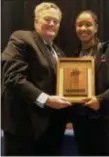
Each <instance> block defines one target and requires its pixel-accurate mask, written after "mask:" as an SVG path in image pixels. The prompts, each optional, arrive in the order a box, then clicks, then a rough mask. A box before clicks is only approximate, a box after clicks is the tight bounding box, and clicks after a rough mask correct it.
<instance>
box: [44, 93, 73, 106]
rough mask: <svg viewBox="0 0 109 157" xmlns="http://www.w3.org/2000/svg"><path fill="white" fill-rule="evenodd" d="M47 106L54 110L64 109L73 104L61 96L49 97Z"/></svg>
mask: <svg viewBox="0 0 109 157" xmlns="http://www.w3.org/2000/svg"><path fill="white" fill-rule="evenodd" d="M46 103H47V105H48V106H49V107H51V108H54V109H62V108H65V107H68V106H71V105H72V104H71V103H70V102H69V101H67V100H66V99H65V98H64V97H61V96H49V97H48V99H47V102H46Z"/></svg>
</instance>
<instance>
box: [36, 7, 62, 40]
mask: <svg viewBox="0 0 109 157" xmlns="http://www.w3.org/2000/svg"><path fill="white" fill-rule="evenodd" d="M35 26H36V30H37V32H38V33H39V34H40V35H41V36H42V38H43V39H45V40H48V41H52V40H53V39H54V38H55V36H56V35H57V33H58V30H59V26H60V16H59V12H58V11H57V10H56V9H54V8H50V9H48V10H43V11H42V13H41V14H40V16H39V18H38V19H35Z"/></svg>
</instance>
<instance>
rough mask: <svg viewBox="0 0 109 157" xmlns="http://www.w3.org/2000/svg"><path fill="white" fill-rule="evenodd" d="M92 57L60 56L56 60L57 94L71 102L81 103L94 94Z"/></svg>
mask: <svg viewBox="0 0 109 157" xmlns="http://www.w3.org/2000/svg"><path fill="white" fill-rule="evenodd" d="M94 69H95V62H94V58H93V57H84V58H83V57H82V58H73V57H72V58H60V59H59V60H58V61H57V87H56V88H57V95H60V96H64V97H65V98H66V99H67V100H68V101H70V102H72V103H82V102H84V100H85V99H89V98H91V97H92V96H94V94H95V70H94Z"/></svg>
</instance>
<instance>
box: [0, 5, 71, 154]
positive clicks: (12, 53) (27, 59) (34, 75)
mask: <svg viewBox="0 0 109 157" xmlns="http://www.w3.org/2000/svg"><path fill="white" fill-rule="evenodd" d="M61 16H62V13H61V11H60V9H59V8H58V6H56V5H55V4H54V3H41V4H39V5H38V6H36V8H35V18H34V27H35V31H16V32H14V33H13V34H12V35H11V37H10V39H9V42H8V44H7V47H6V48H5V50H4V52H3V53H2V129H3V130H4V149H5V154H4V155H15V156H16V155H60V154H59V153H60V150H61V142H62V136H63V133H64V128H65V121H66V119H65V118H66V115H65V114H66V107H68V106H70V105H71V104H70V102H68V101H67V100H66V99H65V98H64V97H60V96H56V95H55V92H56V91H55V89H56V67H55V66H56V60H57V59H58V57H60V56H64V54H63V52H62V51H61V50H60V49H59V48H58V47H57V46H56V45H54V44H53V39H54V38H55V36H56V35H57V32H58V30H59V26H60V22H61Z"/></svg>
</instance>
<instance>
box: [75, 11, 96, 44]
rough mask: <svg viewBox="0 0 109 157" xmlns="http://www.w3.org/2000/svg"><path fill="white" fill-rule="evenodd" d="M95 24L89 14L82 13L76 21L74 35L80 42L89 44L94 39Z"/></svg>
mask: <svg viewBox="0 0 109 157" xmlns="http://www.w3.org/2000/svg"><path fill="white" fill-rule="evenodd" d="M96 32H97V24H96V23H95V20H94V18H93V17H92V15H90V13H82V14H80V15H79V17H78V18H77V20H76V33H77V36H78V38H79V39H80V41H81V42H85V43H86V42H90V41H91V40H93V39H94V38H95V34H96Z"/></svg>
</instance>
